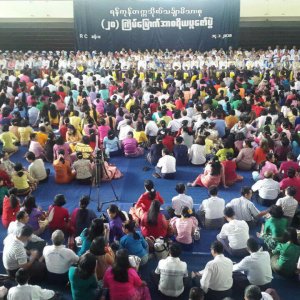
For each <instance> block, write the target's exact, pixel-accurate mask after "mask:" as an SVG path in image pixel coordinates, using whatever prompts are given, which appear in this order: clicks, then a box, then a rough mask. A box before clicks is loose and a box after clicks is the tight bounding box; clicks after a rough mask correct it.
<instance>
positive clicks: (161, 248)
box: [154, 237, 169, 260]
mask: <svg viewBox="0 0 300 300" xmlns="http://www.w3.org/2000/svg"><path fill="white" fill-rule="evenodd" d="M154 253H155V256H156V258H157V259H158V260H161V259H165V258H167V257H168V256H169V241H168V240H166V239H164V238H162V237H160V238H157V239H156V240H155V243H154Z"/></svg>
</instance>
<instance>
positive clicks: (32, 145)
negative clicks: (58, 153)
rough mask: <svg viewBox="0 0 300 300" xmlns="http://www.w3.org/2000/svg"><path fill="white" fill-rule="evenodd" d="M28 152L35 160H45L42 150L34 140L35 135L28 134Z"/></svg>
mask: <svg viewBox="0 0 300 300" xmlns="http://www.w3.org/2000/svg"><path fill="white" fill-rule="evenodd" d="M28 151H30V152H33V153H34V155H35V157H36V158H45V151H44V148H43V147H42V146H41V144H40V143H39V142H38V141H37V140H36V133H31V134H30V146H29V149H28Z"/></svg>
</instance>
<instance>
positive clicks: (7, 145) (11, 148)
mask: <svg viewBox="0 0 300 300" xmlns="http://www.w3.org/2000/svg"><path fill="white" fill-rule="evenodd" d="M0 141H1V142H2V143H3V151H5V152H7V153H9V154H12V153H15V152H17V151H18V147H17V146H15V145H14V143H16V142H18V138H17V137H16V136H15V135H14V134H13V133H12V132H10V131H9V125H3V127H2V133H1V135H0Z"/></svg>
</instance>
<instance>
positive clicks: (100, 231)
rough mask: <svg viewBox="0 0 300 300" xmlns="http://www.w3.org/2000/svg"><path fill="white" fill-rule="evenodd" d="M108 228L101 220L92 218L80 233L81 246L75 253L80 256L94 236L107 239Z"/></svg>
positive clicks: (88, 246)
mask: <svg viewBox="0 0 300 300" xmlns="http://www.w3.org/2000/svg"><path fill="white" fill-rule="evenodd" d="M108 234H109V230H108V228H106V227H105V226H104V223H103V220H101V219H94V220H93V221H92V223H91V225H90V226H89V227H88V228H85V229H84V230H83V231H82V232H81V234H80V239H81V248H80V249H79V250H78V252H77V255H78V256H81V255H83V254H84V253H85V252H86V251H88V250H89V249H90V247H91V244H92V241H93V240H94V238H96V237H100V236H103V237H104V238H105V240H106V241H107V240H108Z"/></svg>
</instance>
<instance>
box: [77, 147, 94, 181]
mask: <svg viewBox="0 0 300 300" xmlns="http://www.w3.org/2000/svg"><path fill="white" fill-rule="evenodd" d="M76 156H77V161H75V162H74V164H73V169H74V171H75V174H76V177H75V178H76V180H77V181H78V182H79V183H80V184H91V183H92V175H93V173H92V165H91V162H90V161H89V160H88V159H84V158H83V154H82V153H81V152H77V153H76Z"/></svg>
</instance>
